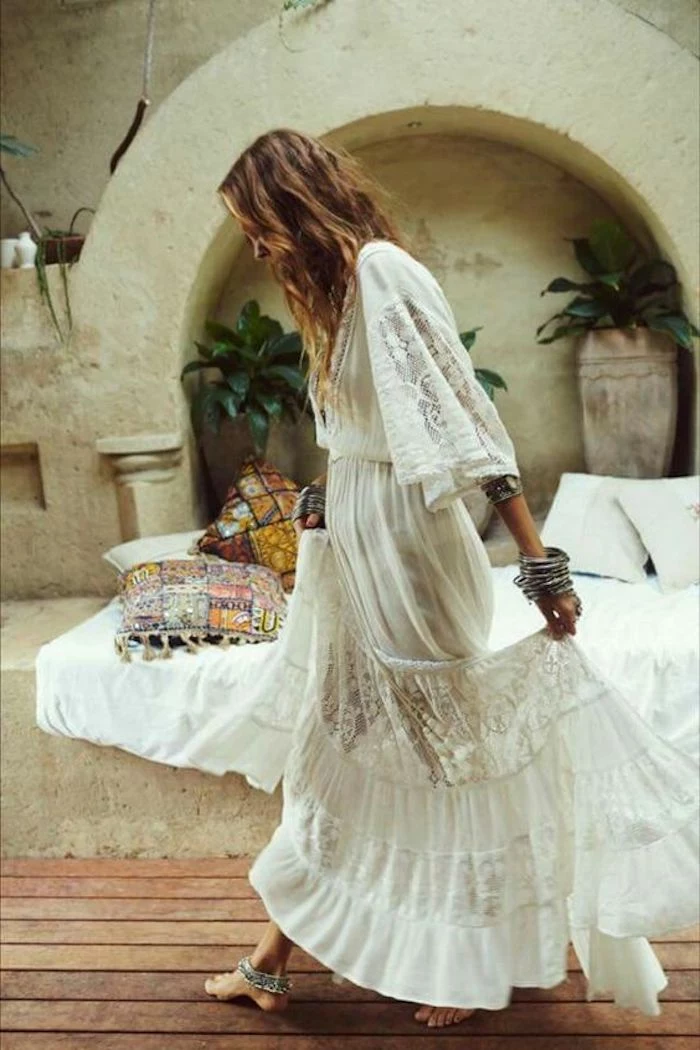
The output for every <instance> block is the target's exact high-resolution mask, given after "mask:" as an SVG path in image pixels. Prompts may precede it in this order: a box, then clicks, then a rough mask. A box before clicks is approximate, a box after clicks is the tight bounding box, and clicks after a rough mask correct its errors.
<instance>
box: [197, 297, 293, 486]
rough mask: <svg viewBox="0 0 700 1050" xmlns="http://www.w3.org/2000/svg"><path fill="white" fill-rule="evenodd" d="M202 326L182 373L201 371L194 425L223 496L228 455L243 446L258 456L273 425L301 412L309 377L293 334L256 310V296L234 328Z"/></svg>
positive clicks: (239, 451) (213, 323)
mask: <svg viewBox="0 0 700 1050" xmlns="http://www.w3.org/2000/svg"><path fill="white" fill-rule="evenodd" d="M205 329H206V332H207V334H208V335H209V336H211V339H212V340H213V341H212V342H211V343H210V344H209V345H207V344H205V343H201V342H196V343H195V346H196V348H197V350H198V353H199V356H198V358H197V359H196V360H193V361H190V362H188V364H186V365H185V367H184V368H183V369H182V372H181V376H180V378H181V380H184V379H185V378H186V376H188V375H191V374H192V373H197V374H198V375H199V382H198V384H197V387H196V389H195V391H194V394H193V397H192V401H191V406H190V412H191V419H192V426H193V429H194V432H195V434H196V435H197V438H198V440H199V442H200V446H201V448H202V451H203V453H204V457H205V461H206V463H207V468H208V470H209V474H210V477H211V480H212V483H213V486H214V489H215V491H216V495H217V497H221V493H222V492H223V495H224V496H225V493H226V489H227V488H228V485H229V483H230V480H231V477H232V476H233V473H234V471H235V468H232V462H233V457H235V458H236V459H239V458H240V457H241V455H243V454H245V452H247V451H248V449H249V448H250V450H251V451H253V452H255V454H257V455H258V456H263V455H264V454H265V449H266V447H267V441H268V436H269V432H270V425H271V423H273V422H276V421H282V420H285V419H286V420H292V421H295V422H296V421H298V420H299V418H300V417H301V416H302V415H303V413H304V411H305V408H306V392H307V377H306V373H305V371H304V369H303V367H302V365H301V364H300V362H301V356H302V355H301V351H302V345H301V337H300V335H299V333H298V332H296V331H293V332H285V331H284V329H283V328H282V325H281V324H280V323H279V321H276V320H275V319H274V318H272V317H268V316H267V315H266V314H261V312H260V306H259V304H258V302H257V301H256V300H255V299H250V300H249V301H248V302H246V303H245V304H244V306H243V307H242V308H241V311H240V313H239V315H238V318H237V321H236V324H235V327H234V328H230V327H228V326H227V325H223V324H219V323H218V322H216V321H208V322H207V323H206V325H205ZM221 498H223V497H221Z"/></svg>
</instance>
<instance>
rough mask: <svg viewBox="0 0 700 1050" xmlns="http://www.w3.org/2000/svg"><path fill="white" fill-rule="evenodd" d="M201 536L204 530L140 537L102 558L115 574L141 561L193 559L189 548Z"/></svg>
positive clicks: (106, 552)
mask: <svg viewBox="0 0 700 1050" xmlns="http://www.w3.org/2000/svg"><path fill="white" fill-rule="evenodd" d="M203 535H204V529H196V530H195V531H194V532H171V533H169V534H168V535H167V536H140V537H139V538H138V539H137V540H129V542H128V543H120V544H119V545H118V546H117V547H112V548H111V550H108V551H105V553H104V554H103V555H102V557H103V558H104V560H105V561H106V562H107V563H108V564H109V565H111V566H112V568H113V569H116V570H117V572H125V571H126V570H127V569H132V568H133V567H134V565H138V564H139V562H142V561H163V560H164V559H165V558H169V559H171V558H194V557H196V555H194V554H190V553H189V548H190V547H191V546H192V544H193V543H196V541H197V540H198V539H199V537H200V536H203Z"/></svg>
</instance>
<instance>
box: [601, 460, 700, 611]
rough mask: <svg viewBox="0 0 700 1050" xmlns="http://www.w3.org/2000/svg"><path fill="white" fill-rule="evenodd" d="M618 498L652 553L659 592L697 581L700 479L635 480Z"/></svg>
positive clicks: (699, 537) (697, 477)
mask: <svg viewBox="0 0 700 1050" xmlns="http://www.w3.org/2000/svg"><path fill="white" fill-rule="evenodd" d="M617 498H618V500H619V502H620V504H621V506H622V507H623V509H624V511H625V513H626V514H627V516H628V517H629V519H630V521H632V522H633V524H634V526H635V528H636V529H637V530H638V532H639V535H640V536H641V537H642V540H643V541H644V544H645V546H646V548H647V550H648V551H649V553H650V554H651V560H652V561H653V562H654V568H655V569H656V573H657V575H658V577H659V585H660V587H661V590H662V591H676V590H679V589H681V588H682V587H688V586H689V585H690V584H693V583H698V582H700V476H697V475H695V476H690V477H683V478H651V479H647V478H644V479H641V478H640V479H635V483H634V485H630V486H626V487H625V488H624V489H623V490H622V492H620V493H619V494H618V497H617Z"/></svg>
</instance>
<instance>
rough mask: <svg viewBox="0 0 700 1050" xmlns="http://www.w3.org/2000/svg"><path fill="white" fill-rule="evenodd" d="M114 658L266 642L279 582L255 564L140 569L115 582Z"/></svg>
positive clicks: (280, 597)
mask: <svg viewBox="0 0 700 1050" xmlns="http://www.w3.org/2000/svg"><path fill="white" fill-rule="evenodd" d="M119 597H120V601H121V606H122V622H121V625H120V628H119V630H118V631H117V634H116V637H115V647H116V650H117V652H118V653H119V655H120V656H121V659H122V660H124V661H126V662H128V661H129V660H130V659H131V653H130V647H135V643H140V644H141V645H142V646H143V651H142V652H143V659H144V660H152V659H153V658H154V657H155V656H161V657H169V656H170V655H171V649H172V648H176V647H177V646H185V647H186V649H187V651H188V652H191V653H196V652H198V646H199V645H200V644H202V643H213V644H217V643H218V644H224V645H226V644H231V643H234V642H263V641H274V639H275V638H277V635H278V632H279V629H280V627H281V626H282V624H283V622H284V618H285V615H286V608H287V605H286V599H285V596H284V591H283V590H282V585H281V582H280V578H279V576H278V575H277V574H276V573H275V572H273V571H272V570H271V569H268V568H266V567H265V566H263V565H231V564H230V563H229V562H225V561H220V560H219V559H215V558H195V559H188V560H184V559H172V560H166V561H152V562H142V563H141V564H140V565H135V566H134V567H133V568H132V569H129V570H128V571H127V572H123V573H121V574H120V576H119Z"/></svg>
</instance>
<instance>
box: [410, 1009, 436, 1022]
mask: <svg viewBox="0 0 700 1050" xmlns="http://www.w3.org/2000/svg"><path fill="white" fill-rule="evenodd" d="M432 1010H433V1008H432V1006H421V1007H420V1008H419V1009H418V1010H416V1012H415V1013H414V1015H413V1017H414V1019H415V1020H416V1021H421V1022H423V1023H425V1022H426V1021H427V1020H428V1018H429V1017H430V1015H431V1013H432Z"/></svg>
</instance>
